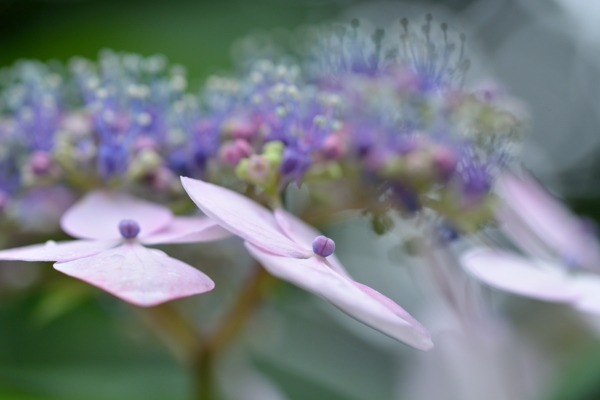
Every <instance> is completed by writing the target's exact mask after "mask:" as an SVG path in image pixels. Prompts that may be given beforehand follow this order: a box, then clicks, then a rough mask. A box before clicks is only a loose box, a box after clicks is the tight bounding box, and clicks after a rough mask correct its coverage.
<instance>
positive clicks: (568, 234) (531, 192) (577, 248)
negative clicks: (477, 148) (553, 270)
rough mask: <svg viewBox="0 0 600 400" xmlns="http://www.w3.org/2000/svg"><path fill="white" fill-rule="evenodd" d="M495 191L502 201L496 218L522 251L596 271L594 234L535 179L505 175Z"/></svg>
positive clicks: (599, 251) (599, 249) (598, 256)
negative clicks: (550, 256) (571, 262)
mask: <svg viewBox="0 0 600 400" xmlns="http://www.w3.org/2000/svg"><path fill="white" fill-rule="evenodd" d="M496 189H497V192H498V194H499V195H500V196H501V197H502V199H503V200H504V204H503V205H502V206H501V207H500V208H499V213H498V217H499V219H500V220H501V221H503V222H504V223H505V225H506V229H507V230H508V231H509V233H511V234H512V235H513V236H514V237H515V239H516V243H517V244H518V245H520V246H522V247H523V249H524V250H526V251H531V252H532V253H533V254H535V255H538V256H540V255H541V256H543V252H544V250H545V252H546V253H548V252H554V253H558V254H556V255H558V256H559V257H562V258H564V259H565V260H566V261H569V260H572V261H573V262H576V263H577V264H579V265H582V266H585V267H587V268H590V269H598V265H600V245H599V244H598V242H597V241H596V239H595V237H594V235H593V234H591V232H589V230H588V229H586V228H585V226H584V224H583V223H582V221H581V220H580V219H579V218H577V217H576V216H575V215H574V214H573V213H572V212H571V211H570V210H569V209H567V208H566V207H565V206H563V205H562V203H561V202H560V201H559V200H557V199H556V198H555V197H554V196H552V195H551V194H550V193H548V192H547V191H546V190H545V189H544V188H543V187H542V186H541V185H540V184H539V183H538V182H537V181H536V180H535V179H533V178H531V177H527V176H522V177H517V176H515V175H513V174H505V175H503V176H502V177H501V178H500V179H499V180H498V185H497V188H496ZM532 235H535V236H537V239H536V238H533V237H532ZM543 247H545V249H544V248H543Z"/></svg>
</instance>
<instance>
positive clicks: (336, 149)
mask: <svg viewBox="0 0 600 400" xmlns="http://www.w3.org/2000/svg"><path fill="white" fill-rule="evenodd" d="M321 152H322V153H323V156H325V158H327V159H329V160H335V159H337V158H340V157H341V156H343V155H344V153H345V152H346V146H345V145H344V142H343V141H342V138H340V136H339V135H329V136H327V138H326V139H325V140H324V141H323V144H322V145H321Z"/></svg>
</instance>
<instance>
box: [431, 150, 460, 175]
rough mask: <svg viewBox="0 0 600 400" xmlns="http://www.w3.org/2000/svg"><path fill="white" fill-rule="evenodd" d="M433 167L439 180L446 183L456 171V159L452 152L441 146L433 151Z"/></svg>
mask: <svg viewBox="0 0 600 400" xmlns="http://www.w3.org/2000/svg"><path fill="white" fill-rule="evenodd" d="M432 157H433V165H434V166H435V169H436V172H437V173H438V176H439V177H440V179H441V180H443V181H447V180H448V179H450V177H451V176H452V175H453V174H454V171H456V166H457V164H458V158H457V156H456V154H455V152H454V151H452V150H451V149H449V148H448V147H445V146H441V147H438V148H436V149H434V150H433V155H432Z"/></svg>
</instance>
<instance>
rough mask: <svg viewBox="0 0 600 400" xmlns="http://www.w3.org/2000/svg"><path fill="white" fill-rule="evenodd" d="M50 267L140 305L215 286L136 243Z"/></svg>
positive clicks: (163, 300)
mask: <svg viewBox="0 0 600 400" xmlns="http://www.w3.org/2000/svg"><path fill="white" fill-rule="evenodd" d="M54 268H55V269H56V270H58V271H60V272H63V273H65V274H67V275H69V276H72V277H74V278H77V279H81V280H82V281H85V282H88V283H90V284H92V285H94V286H97V287H99V288H100V289H103V290H105V291H107V292H109V293H112V294H113V295H115V296H117V297H119V298H121V299H123V300H125V301H127V302H129V303H132V304H136V305H138V306H142V307H149V306H153V305H157V304H160V303H164V302H165V301H169V300H173V299H177V298H180V297H185V296H191V295H194V294H199V293H204V292H207V291H209V290H212V289H213V288H214V286H215V285H214V283H213V281H212V280H211V279H210V278H209V277H208V276H206V275H205V274H203V273H202V272H200V271H198V270H197V269H196V268H194V267H192V266H190V265H188V264H186V263H184V262H182V261H179V260H176V259H174V258H171V257H169V256H167V255H166V254H165V253H163V252H162V251H160V250H156V249H147V248H145V247H144V246H142V245H140V244H137V243H125V244H124V245H122V246H119V247H117V248H114V249H111V250H107V251H104V252H102V253H100V254H96V255H94V256H91V257H87V258H81V259H78V260H74V261H70V262H64V263H56V264H54Z"/></svg>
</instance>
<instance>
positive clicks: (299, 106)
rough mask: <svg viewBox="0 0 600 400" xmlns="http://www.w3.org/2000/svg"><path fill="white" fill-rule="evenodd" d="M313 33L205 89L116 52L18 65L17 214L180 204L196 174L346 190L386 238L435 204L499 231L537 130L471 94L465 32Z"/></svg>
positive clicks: (224, 180) (429, 25)
mask: <svg viewBox="0 0 600 400" xmlns="http://www.w3.org/2000/svg"><path fill="white" fill-rule="evenodd" d="M413 25H414V26H413ZM308 38H309V39H310V40H309V43H311V46H310V47H309V49H308V52H307V53H306V54H305V57H304V58H303V59H302V60H300V61H299V62H298V63H296V64H294V63H291V62H287V63H278V62H277V61H276V60H265V59H263V60H257V61H255V62H253V63H252V64H251V65H250V66H249V67H248V68H244V69H243V70H242V71H241V72H239V73H238V74H236V75H231V76H212V77H210V78H208V80H207V81H206V83H205V85H204V86H203V87H202V88H201V90H200V91H199V93H191V92H189V91H188V88H187V81H188V79H187V76H186V70H185V68H184V67H182V66H180V65H172V64H169V62H168V61H167V59H166V58H165V57H164V56H161V55H155V56H150V57H144V56H141V55H138V54H128V53H116V52H113V51H109V50H107V51H103V52H101V53H100V55H99V58H98V60H97V61H91V60H87V59H83V58H73V59H72V60H70V61H69V62H68V64H67V65H61V64H59V63H41V62H37V61H19V62H17V63H16V64H15V65H13V66H12V67H8V68H5V69H3V70H2V72H1V73H0V76H1V94H0V111H1V117H0V142H1V143H0V207H1V208H2V209H3V210H4V214H3V216H2V218H4V219H7V218H8V219H10V218H14V217H15V216H14V214H15V213H14V212H11V210H14V209H15V204H18V203H19V202H21V201H23V199H24V198H27V196H28V193H31V192H32V191H34V192H35V191H39V190H53V188H54V189H56V188H60V190H61V191H67V192H69V193H72V194H73V195H74V197H77V196H79V195H80V194H81V193H84V192H85V191H87V190H90V189H93V188H99V187H106V188H111V189H118V190H121V191H129V192H133V193H137V194H139V193H142V194H143V196H145V197H149V198H151V199H153V200H159V201H161V202H165V203H167V204H172V202H173V201H175V200H176V199H178V198H180V197H182V196H183V191H182V189H181V185H180V183H179V176H188V177H193V178H200V179H203V180H207V181H211V182H214V183H217V184H220V185H225V186H229V187H233V188H235V189H237V190H239V191H242V192H248V190H249V189H248V188H250V189H251V192H252V193H254V194H256V195H258V196H263V199H264V202H266V203H271V204H277V203H279V202H280V198H281V194H282V193H283V191H284V190H285V188H286V187H287V186H288V185H289V184H290V183H293V184H298V185H302V184H308V186H309V188H310V187H311V186H310V185H311V183H312V182H315V185H314V186H312V187H313V188H314V191H315V192H317V193H316V196H315V198H319V199H321V200H322V199H325V200H322V201H330V202H335V200H334V199H335V196H329V197H331V199H329V200H328V195H329V194H330V193H328V192H331V191H333V190H334V186H333V185H335V187H336V188H339V187H340V186H342V187H345V188H346V189H347V190H348V191H349V193H351V194H352V197H353V199H354V200H353V202H352V207H354V208H362V209H364V210H366V212H368V213H369V214H370V215H371V216H372V218H373V227H374V229H375V230H376V231H378V232H384V231H385V230H386V227H387V226H389V220H388V218H387V216H386V215H387V212H388V210H389V209H397V210H399V211H400V212H401V213H403V214H404V215H414V214H415V213H418V212H420V211H421V210H423V209H424V208H427V209H432V210H434V211H435V212H436V213H437V214H438V215H440V216H442V217H443V219H444V220H445V221H447V223H448V226H452V227H453V229H455V230H457V231H465V230H466V231H470V230H476V229H478V227H479V226H481V224H485V223H486V222H487V221H488V220H489V216H490V213H489V207H490V202H491V201H492V200H491V197H490V196H489V192H490V187H491V184H492V181H493V179H494V177H495V176H496V175H497V174H498V171H500V170H501V169H502V168H504V167H505V166H506V165H507V164H509V163H510V162H511V159H512V157H513V155H514V153H515V151H516V149H517V148H518V143H519V139H520V137H521V135H522V133H523V129H524V126H525V124H524V118H523V111H522V110H521V109H518V108H517V107H515V106H514V104H515V103H514V102H512V100H511V99H510V98H509V97H508V96H507V95H506V94H505V93H503V91H502V90H501V89H500V88H498V87H494V86H491V85H488V86H487V87H486V86H481V87H479V88H475V89H473V88H468V87H467V86H466V85H465V83H464V82H465V76H466V74H467V72H468V69H469V64H470V61H469V59H468V55H467V52H466V50H465V37H464V36H463V35H456V34H455V33H453V32H451V31H450V30H449V29H448V27H447V25H446V24H444V23H442V24H435V23H434V22H433V21H432V19H431V17H430V16H427V17H426V18H425V20H424V21H423V22H422V23H421V22H418V23H414V24H413V23H409V22H408V21H407V20H406V19H402V20H400V21H399V23H397V26H396V27H393V28H391V29H389V30H388V31H384V30H382V29H376V30H369V29H365V28H363V27H362V26H361V24H360V22H359V21H357V20H353V21H352V22H351V23H350V24H347V25H344V24H338V25H332V26H327V27H324V28H323V27H322V28H319V29H315V30H314V31H311V33H310V34H309V36H308ZM328 183H331V185H332V186H328ZM335 190H339V189H335ZM67 197H68V196H67ZM333 205H334V206H335V204H333Z"/></svg>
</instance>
